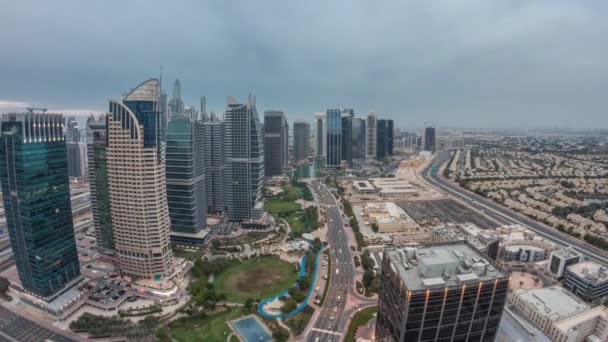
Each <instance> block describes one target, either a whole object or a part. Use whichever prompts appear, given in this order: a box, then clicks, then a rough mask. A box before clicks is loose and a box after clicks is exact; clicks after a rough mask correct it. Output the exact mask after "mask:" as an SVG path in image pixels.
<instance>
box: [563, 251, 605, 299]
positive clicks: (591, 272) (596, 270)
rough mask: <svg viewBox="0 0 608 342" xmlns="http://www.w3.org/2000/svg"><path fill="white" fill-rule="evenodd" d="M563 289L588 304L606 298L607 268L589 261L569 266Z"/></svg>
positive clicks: (565, 274)
mask: <svg viewBox="0 0 608 342" xmlns="http://www.w3.org/2000/svg"><path fill="white" fill-rule="evenodd" d="M564 287H565V288H567V289H568V290H570V291H572V292H573V293H574V294H576V295H577V296H579V297H581V298H583V299H584V300H586V301H589V302H591V301H594V300H596V299H600V298H602V297H605V296H608V268H606V267H604V266H602V265H600V264H598V263H596V262H594V261H591V260H589V261H584V262H579V263H578V264H574V265H570V266H568V267H567V268H566V272H565V273H564Z"/></svg>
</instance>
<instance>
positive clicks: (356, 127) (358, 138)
mask: <svg viewBox="0 0 608 342" xmlns="http://www.w3.org/2000/svg"><path fill="white" fill-rule="evenodd" d="M352 121H353V124H352V125H353V136H352V143H351V144H352V158H353V163H354V164H362V163H364V162H365V156H366V146H365V140H366V135H367V131H366V124H365V119H364V118H358V117H355V118H353V120H352Z"/></svg>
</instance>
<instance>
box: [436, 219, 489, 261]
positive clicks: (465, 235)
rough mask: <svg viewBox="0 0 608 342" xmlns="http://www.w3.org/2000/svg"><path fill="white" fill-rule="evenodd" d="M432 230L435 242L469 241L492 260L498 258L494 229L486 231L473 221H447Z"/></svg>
mask: <svg viewBox="0 0 608 342" xmlns="http://www.w3.org/2000/svg"><path fill="white" fill-rule="evenodd" d="M430 230H431V234H432V236H433V241H434V242H449V241H469V243H471V244H472V245H473V246H475V248H477V249H478V250H480V251H482V252H484V253H486V254H487V255H488V256H489V257H490V258H492V260H496V258H497V256H498V245H499V239H498V238H497V236H496V235H495V234H493V232H492V231H484V230H483V229H481V228H479V227H477V226H476V225H474V224H472V223H463V224H454V223H447V224H442V225H439V226H435V227H432V228H431V229H430Z"/></svg>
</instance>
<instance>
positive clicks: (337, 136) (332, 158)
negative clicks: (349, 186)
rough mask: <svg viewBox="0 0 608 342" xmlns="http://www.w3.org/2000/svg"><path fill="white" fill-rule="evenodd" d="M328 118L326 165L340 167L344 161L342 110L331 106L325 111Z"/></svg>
mask: <svg viewBox="0 0 608 342" xmlns="http://www.w3.org/2000/svg"><path fill="white" fill-rule="evenodd" d="M325 118H326V119H325V120H326V122H325V123H326V127H327V130H326V133H327V139H326V144H327V145H326V146H327V156H326V158H327V159H326V163H325V164H326V166H328V167H339V166H340V163H341V162H342V111H341V110H340V109H339V108H330V109H328V110H327V112H326V113H325Z"/></svg>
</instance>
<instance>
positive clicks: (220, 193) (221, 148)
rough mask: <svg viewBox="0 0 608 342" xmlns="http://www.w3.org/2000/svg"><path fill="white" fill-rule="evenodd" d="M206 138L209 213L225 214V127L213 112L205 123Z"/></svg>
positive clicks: (206, 184)
mask: <svg viewBox="0 0 608 342" xmlns="http://www.w3.org/2000/svg"><path fill="white" fill-rule="evenodd" d="M203 130H204V136H205V157H204V159H205V192H206V194H207V211H208V212H209V213H214V212H220V213H221V212H223V211H224V209H225V208H226V203H225V195H226V190H225V189H226V153H225V151H226V145H225V142H226V140H225V136H224V135H225V125H224V122H223V121H221V120H220V119H218V118H217V117H216V116H215V114H214V113H213V112H211V115H210V118H209V120H206V121H204V122H203Z"/></svg>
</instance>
